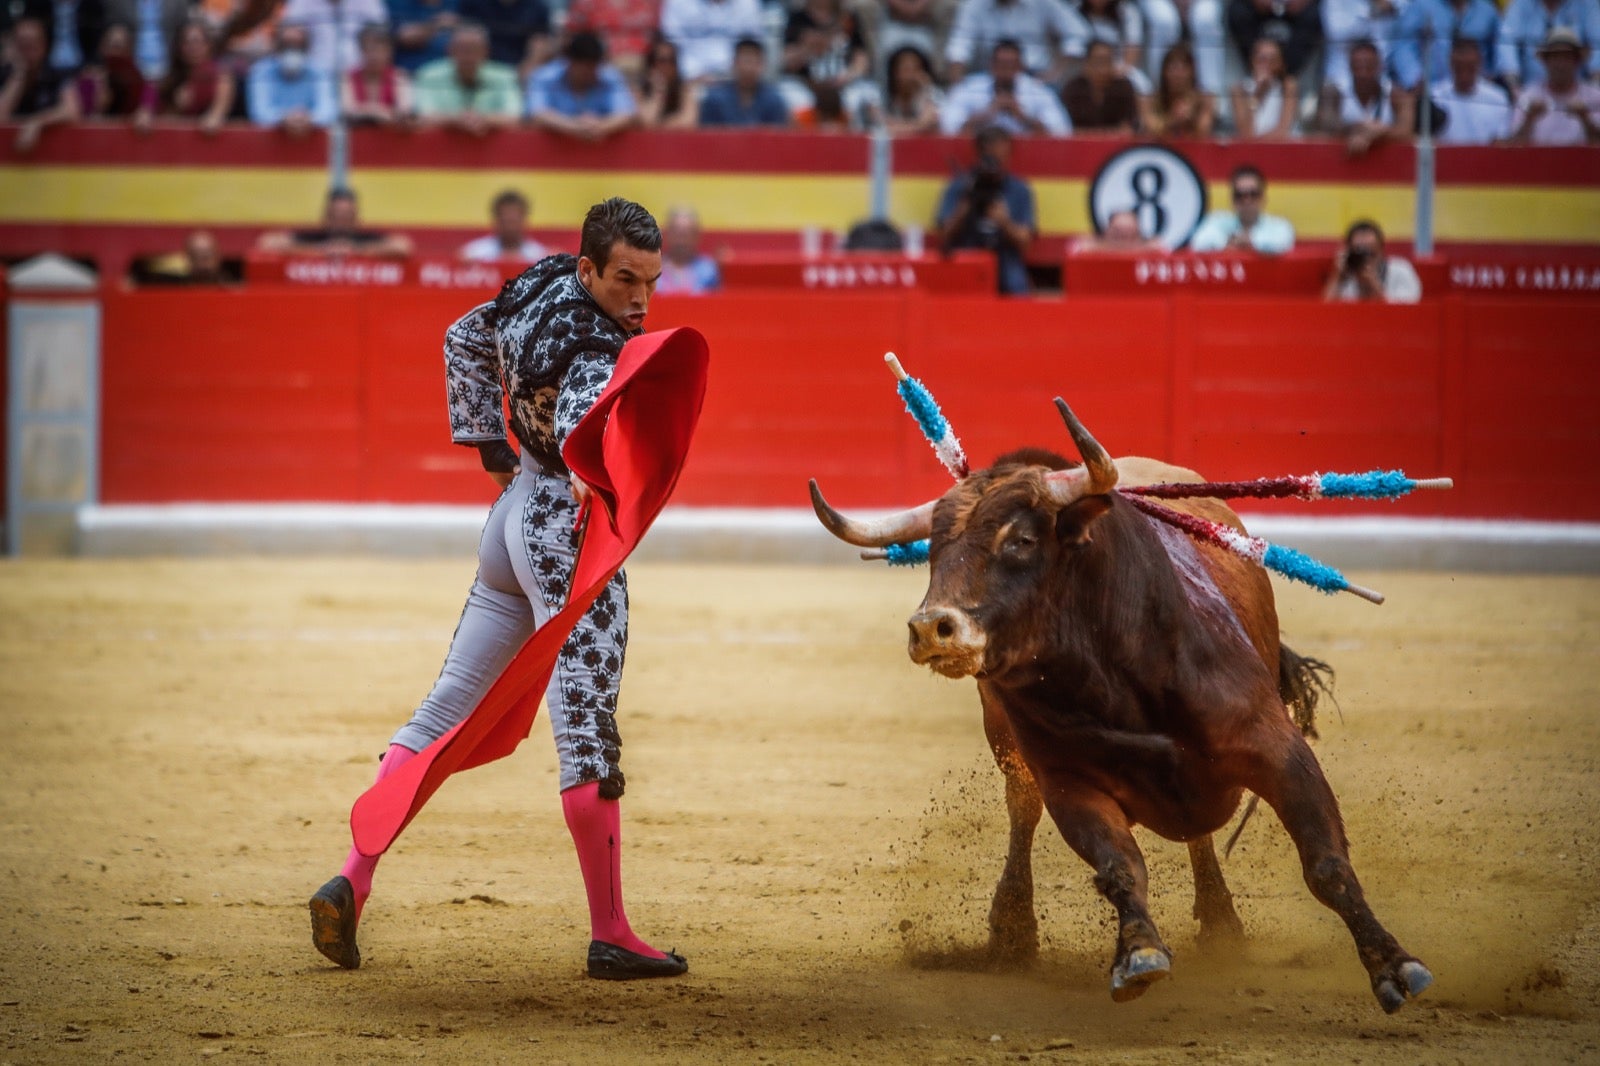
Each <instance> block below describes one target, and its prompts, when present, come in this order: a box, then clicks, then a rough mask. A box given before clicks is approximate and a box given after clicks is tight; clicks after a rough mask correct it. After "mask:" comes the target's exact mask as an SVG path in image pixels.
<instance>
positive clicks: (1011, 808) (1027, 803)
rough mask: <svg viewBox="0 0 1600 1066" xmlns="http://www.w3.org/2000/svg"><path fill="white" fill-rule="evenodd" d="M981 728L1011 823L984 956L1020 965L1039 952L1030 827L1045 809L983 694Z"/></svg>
mask: <svg viewBox="0 0 1600 1066" xmlns="http://www.w3.org/2000/svg"><path fill="white" fill-rule="evenodd" d="M983 731H984V733H985V734H986V735H987V736H988V738H989V747H990V749H991V750H992V751H993V752H994V761H995V765H997V766H998V767H1000V772H1001V774H1003V775H1004V776H1005V781H1006V814H1007V816H1008V818H1009V820H1010V823H1011V834H1010V843H1009V845H1008V847H1007V849H1006V865H1005V868H1004V869H1003V870H1001V871H1000V881H999V883H998V884H996V885H995V886H994V902H993V903H991V904H990V905H989V960H990V962H992V963H994V964H995V965H997V966H1002V967H1008V968H1009V967H1020V966H1026V965H1028V964H1030V963H1032V962H1033V961H1034V960H1035V959H1036V958H1038V957H1039V920H1038V918H1037V917H1036V916H1035V915H1034V910H1033V833H1034V830H1035V829H1036V828H1037V827H1038V825H1039V818H1040V816H1041V815H1042V814H1043V813H1044V801H1043V800H1041V799H1040V798H1039V789H1038V787H1037V786H1036V785H1035V784H1034V781H1033V774H1032V773H1031V772H1030V771H1029V770H1028V767H1027V764H1025V763H1024V762H1023V761H1022V756H1021V755H1019V754H1018V753H1017V742H1016V738H1015V737H1014V736H1013V735H1012V732H1011V724H1010V723H1009V722H1008V721H1007V720H1006V717H1005V714H1004V712H1002V711H1001V710H1000V709H999V707H998V706H996V705H995V704H993V703H991V702H990V701H989V699H988V698H984V700H983Z"/></svg>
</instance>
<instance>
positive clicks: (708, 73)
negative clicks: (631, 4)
mask: <svg viewBox="0 0 1600 1066" xmlns="http://www.w3.org/2000/svg"><path fill="white" fill-rule="evenodd" d="M661 34H662V36H664V37H665V38H667V40H669V41H671V42H672V43H673V44H675V45H677V46H678V72H679V74H681V75H682V77H683V79H684V80H685V81H711V80H714V79H719V78H726V77H729V76H730V75H731V74H732V73H733V46H734V45H735V44H737V43H738V42H739V41H741V40H743V39H745V38H754V39H755V40H758V41H760V40H765V39H766V36H767V28H766V25H765V22H764V20H763V19H762V15H761V4H760V3H759V0H666V2H665V3H664V4H662V6H661Z"/></svg>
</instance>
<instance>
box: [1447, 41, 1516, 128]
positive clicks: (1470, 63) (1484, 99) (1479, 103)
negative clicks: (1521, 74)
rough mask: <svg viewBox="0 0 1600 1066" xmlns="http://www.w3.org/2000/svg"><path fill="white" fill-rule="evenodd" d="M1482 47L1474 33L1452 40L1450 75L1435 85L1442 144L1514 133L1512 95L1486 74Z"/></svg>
mask: <svg viewBox="0 0 1600 1066" xmlns="http://www.w3.org/2000/svg"><path fill="white" fill-rule="evenodd" d="M1482 68H1483V48H1482V46H1481V45H1479V43H1478V42H1477V41H1476V40H1474V39H1473V38H1471V37H1457V38H1456V39H1455V40H1454V41H1453V42H1451V44H1450V77H1449V78H1448V79H1447V80H1445V81H1441V82H1439V83H1438V84H1436V85H1434V87H1433V94H1432V96H1433V106H1434V110H1435V114H1434V115H1433V116H1432V117H1431V119H1430V123H1429V124H1430V126H1432V127H1436V128H1438V129H1439V130H1440V132H1439V134H1438V140H1439V143H1440V144H1493V143H1494V142H1496V141H1503V140H1505V139H1506V138H1508V137H1510V136H1511V98H1510V97H1508V96H1507V95H1506V91H1505V90H1504V89H1502V88H1500V86H1498V85H1496V84H1495V83H1494V82H1492V81H1489V80H1487V79H1485V78H1484V77H1483V75H1482V74H1481V73H1480V71H1481V70H1482Z"/></svg>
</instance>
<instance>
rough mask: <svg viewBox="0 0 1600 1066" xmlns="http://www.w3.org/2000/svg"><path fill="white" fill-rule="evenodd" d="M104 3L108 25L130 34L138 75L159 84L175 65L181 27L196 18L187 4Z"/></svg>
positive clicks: (150, 0) (156, 0)
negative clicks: (120, 26) (120, 25)
mask: <svg viewBox="0 0 1600 1066" xmlns="http://www.w3.org/2000/svg"><path fill="white" fill-rule="evenodd" d="M36 2H37V0H36ZM104 3H105V21H106V23H107V24H108V25H109V24H110V23H113V22H121V23H123V24H125V25H126V26H127V27H128V28H129V29H131V30H132V31H133V58H134V60H135V61H136V62H137V63H138V64H139V71H140V73H142V74H143V75H144V76H145V77H146V78H148V79H150V80H151V81H159V80H160V79H161V78H162V77H164V76H165V75H166V74H167V73H168V72H169V71H170V70H171V69H172V66H173V64H174V63H176V62H177V61H178V59H177V56H176V55H175V54H174V52H175V50H176V47H177V41H178V38H179V36H180V35H181V34H182V33H183V27H184V24H185V23H187V22H189V21H191V20H192V18H193V17H194V15H195V10H194V8H193V6H192V5H191V3H190V0H104ZM209 33H210V27H209V26H208V27H207V34H208V35H209Z"/></svg>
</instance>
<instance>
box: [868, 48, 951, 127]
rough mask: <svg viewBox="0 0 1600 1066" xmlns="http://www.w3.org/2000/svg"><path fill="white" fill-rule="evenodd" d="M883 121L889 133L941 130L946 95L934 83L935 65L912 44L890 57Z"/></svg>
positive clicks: (882, 114) (882, 113)
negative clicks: (941, 106) (940, 116)
mask: <svg viewBox="0 0 1600 1066" xmlns="http://www.w3.org/2000/svg"><path fill="white" fill-rule="evenodd" d="M885 88H886V89H887V92H886V93H885V94H884V103H883V108H882V112H881V118H882V121H883V124H884V126H885V127H887V128H888V130H889V132H890V133H900V134H916V133H933V132H935V131H936V130H938V128H939V106H940V105H941V104H943V103H944V94H943V93H941V92H940V91H939V87H938V86H937V85H935V84H934V81H933V64H932V63H931V62H930V61H929V59H928V56H927V55H926V54H925V53H923V52H922V51H920V50H918V49H917V48H914V47H912V46H910V45H907V46H905V47H902V48H900V49H898V50H896V51H895V52H894V53H893V54H892V55H890V56H889V74H888V78H887V80H886V82H885Z"/></svg>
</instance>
